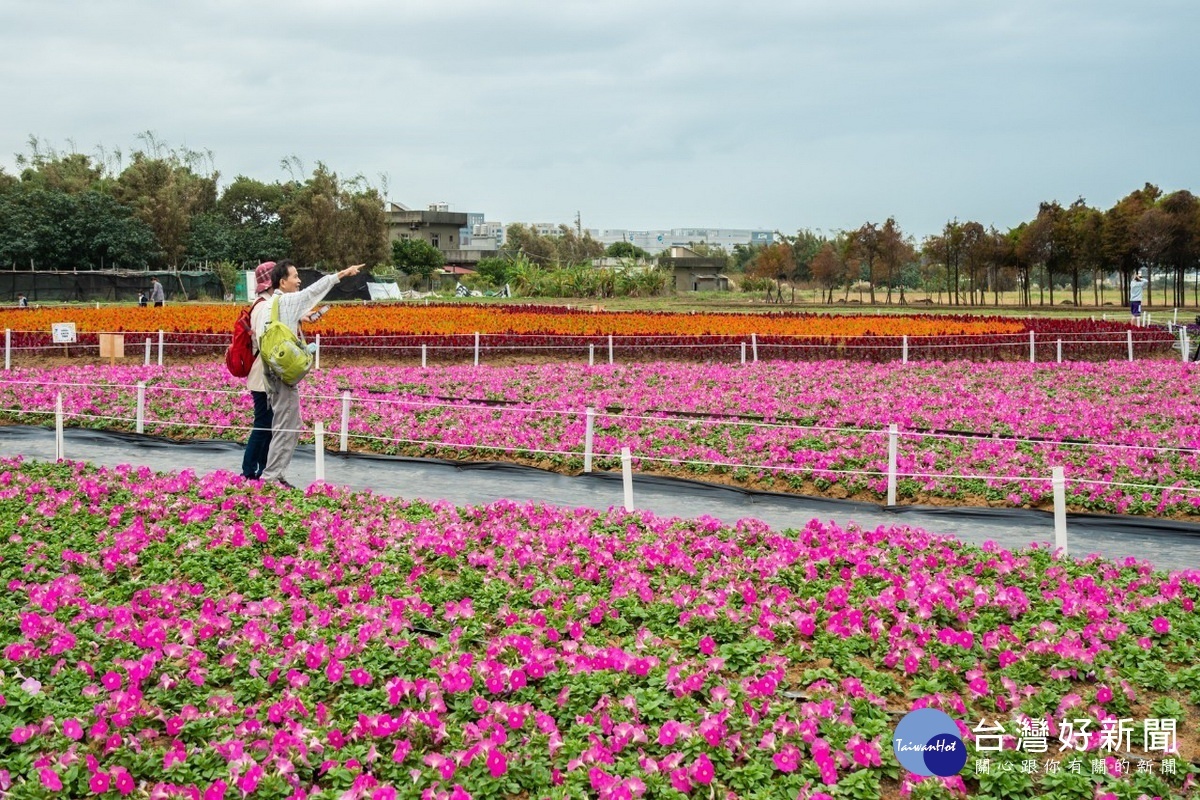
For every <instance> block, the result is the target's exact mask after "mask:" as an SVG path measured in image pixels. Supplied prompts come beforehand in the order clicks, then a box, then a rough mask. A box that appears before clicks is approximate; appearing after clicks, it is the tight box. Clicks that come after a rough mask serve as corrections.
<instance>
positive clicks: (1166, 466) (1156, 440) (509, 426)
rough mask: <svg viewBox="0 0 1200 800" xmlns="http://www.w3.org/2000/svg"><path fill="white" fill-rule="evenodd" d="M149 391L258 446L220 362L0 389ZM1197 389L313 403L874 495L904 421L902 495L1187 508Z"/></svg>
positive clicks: (539, 395)
mask: <svg viewBox="0 0 1200 800" xmlns="http://www.w3.org/2000/svg"><path fill="white" fill-rule="evenodd" d="M138 381H146V382H147V384H148V388H147V393H146V409H147V410H146V420H147V421H146V427H145V430H146V432H147V433H152V434H160V435H166V436H172V437H180V438H204V437H220V438H229V439H234V440H241V439H244V437H245V436H246V426H248V425H249V422H250V418H251V414H250V410H249V397H248V395H247V394H246V393H245V391H244V387H243V385H242V382H241V381H239V380H236V379H233V378H231V377H230V376H229V375H228V374H227V373H226V372H225V371H224V369H223V368H221V367H218V366H215V365H193V366H189V367H179V368H168V369H166V370H159V369H157V368H153V367H152V368H141V367H137V368H123V367H118V368H108V367H84V368H52V369H43V370H26V369H21V370H14V371H12V372H10V373H7V375H6V376H5V377H4V378H3V379H0V420H2V421H6V422H25V423H43V424H44V423H45V422H46V421H47V419H48V416H47V414H46V413H45V412H47V411H51V410H52V409H53V408H54V400H55V395H56V394H58V393H61V394H62V396H63V401H64V410H65V411H66V413H67V414H70V415H75V416H72V417H71V418H70V419H69V424H73V425H79V426H87V427H95V428H108V429H117V430H131V429H132V428H133V421H132V416H133V413H134V409H135V406H136V393H135V390H134V384H136V383H137V382H138ZM1195 381H1196V367H1194V366H1192V365H1183V364H1179V363H1176V362H1157V363H1155V364H1154V367H1153V369H1147V368H1146V365H1144V364H1138V363H1133V364H1130V363H1124V362H1108V363H1103V364H1085V363H1073V364H1047V365H1031V364H1023V363H1011V364H999V363H993V364H986V365H980V364H973V363H968V362H952V363H947V364H922V365H916V364H909V365H900V364H895V363H892V364H884V365H869V366H867V365H853V364H848V363H845V362H837V361H827V362H818V363H786V364H785V363H759V364H749V365H744V366H742V365H734V366H720V365H694V364H664V363H658V364H635V365H628V366H596V367H587V366H583V365H577V364H576V365H573V364H546V365H540V366H518V367H486V366H485V367H478V368H473V367H438V368H428V369H421V368H417V367H342V368H336V369H326V370H322V371H320V372H318V373H314V374H312V375H310V376H309V378H308V379H307V380H306V382H305V384H304V387H303V393H304V395H305V400H304V403H305V413H306V417H307V419H308V420H309V421H310V422H312V421H315V420H322V421H323V422H324V425H325V430H326V431H327V432H328V433H329V434H330V435H331V436H332V435H336V433H337V432H338V431H339V430H340V427H341V423H342V407H343V402H342V398H343V393H344V392H346V391H349V392H351V393H352V403H353V405H352V409H351V413H350V415H349V419H348V434H349V440H350V441H349V443H350V446H351V447H352V448H354V449H365V450H371V451H374V452H381V453H389V454H401V455H417V456H439V457H448V458H457V459H463V460H497V459H499V460H503V459H509V460H516V461H522V462H526V463H529V462H532V463H537V464H539V465H541V466H544V467H547V468H551V469H557V470H561V471H565V472H576V471H579V470H581V469H582V468H583V465H584V441H585V438H586V417H585V415H584V410H585V409H586V408H587V407H589V406H590V407H592V408H594V409H596V412H597V413H596V418H595V428H594V443H593V446H594V451H595V454H596V460H595V466H596V468H598V469H618V468H619V460H618V457H619V454H620V450H621V448H622V447H629V448H630V450H631V452H632V454H633V456H634V459H635V461H634V464H635V468H636V469H640V470H643V471H657V472H669V473H673V474H679V475H685V476H688V477H696V478H701V479H713V480H729V481H734V482H739V483H742V484H744V485H750V486H755V487H759V488H768V489H774V490H781V491H792V492H797V493H824V494H834V495H837V496H849V495H858V496H862V497H864V498H874V499H877V500H881V499H883V497H884V495H885V492H886V478H885V474H886V470H887V445H888V442H887V437H886V435H885V434H886V430H887V426H888V425H889V423H895V424H897V425H898V426H899V427H900V429H901V432H902V436H901V439H900V442H899V458H898V465H897V466H898V472H899V474H900V476H901V477H900V480H899V484H898V492H899V498H900V501H901V502H914V501H927V500H929V499H930V498H940V499H942V501H944V500H951V501H954V502H958V503H963V504H992V505H1001V506H1004V505H1007V506H1026V505H1038V504H1043V503H1046V502H1048V500H1049V498H1050V484H1049V480H1048V478H1049V475H1050V472H1051V469H1052V467H1055V466H1062V467H1064V469H1065V470H1066V474H1067V478H1068V481H1069V483H1068V503H1069V505H1070V506H1072V507H1073V508H1076V509H1088V510H1100V511H1113V512H1118V513H1129V514H1150V515H1177V516H1189V517H1190V516H1195V515H1197V514H1200V491H1198V490H1200V408H1198V407H1197V404H1196V403H1195V395H1194V390H1193V387H1194V385H1195ZM1117 397H1120V398H1122V400H1121V402H1120V404H1119V405H1116V404H1114V398H1117ZM35 410H36V411H37V412H39V413H36V414H31V413H27V412H30V411H35ZM327 444H330V445H332V443H330V442H328V440H327Z"/></svg>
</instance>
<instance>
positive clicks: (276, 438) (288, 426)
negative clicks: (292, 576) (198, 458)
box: [254, 261, 363, 489]
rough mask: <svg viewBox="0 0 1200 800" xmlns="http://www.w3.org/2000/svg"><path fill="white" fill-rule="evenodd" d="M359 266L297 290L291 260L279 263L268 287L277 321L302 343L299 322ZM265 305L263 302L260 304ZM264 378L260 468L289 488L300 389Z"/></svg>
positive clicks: (263, 319) (259, 326)
mask: <svg viewBox="0 0 1200 800" xmlns="http://www.w3.org/2000/svg"><path fill="white" fill-rule="evenodd" d="M362 267H363V265H362V264H355V265H354V266H352V267H346V268H345V269H344V270H342V271H341V272H338V273H335V274H333V275H326V276H325V277H323V278H321V279H320V280H319V281H317V282H316V283H314V284H313V285H312V286H309V287H308V288H307V289H303V290H302V289H301V288H300V275H299V274H297V272H296V266H295V264H293V263H292V262H291V261H280V262H279V263H278V264H276V265H275V267H274V268H273V269H272V270H271V286H272V287H273V288H274V289H275V295H274V297H273V299H272V301H271V302H273V303H274V302H277V303H278V304H279V321H280V322H282V323H283V324H284V325H287V326H288V327H290V328H291V329H292V331H293V332H294V333H295V334H296V336H298V337H300V339H301V341H303V334H302V333H301V331H300V320H302V319H303V318H304V317H305V316H307V315H308V313H309V310H310V309H311V308H312V307H313V305H315V304H316V303H318V302H320V300H321V298H323V297H324V296H325V295H327V294H328V293H329V290H330V289H332V288H333V287H334V286H335V285H336V284H337V282H338V281H340V280H341V279H342V278H348V277H350V276H352V275H357V274H358V271H359V270H360V269H362ZM263 305H264V306H265V305H267V304H266V303H264V304H263ZM270 319H271V314H270V312H269V311H268V312H267V313H264V314H261V315H260V316H259V319H258V320H257V321H256V322H255V326H254V336H255V337H256V339H257V340H261V338H262V335H263V333H264V332H265V331H266V328H267V323H268V322H269V321H270ZM263 372H264V373H265V377H266V379H267V398H268V399H269V400H270V401H271V413H272V415H273V417H274V419H273V420H272V422H271V449H270V451H269V452H268V454H267V465H266V467H264V468H263V472H262V479H263V480H264V481H277V482H279V483H281V484H283V485H284V486H286V487H288V488H289V489H290V488H292V485H291V484H290V483H288V482H287V480H286V479H285V478H284V474H285V473H286V472H287V468H288V465H289V464H291V463H292V456H293V455H294V454H295V452H296V444H297V443H298V442H299V441H300V428H301V426H302V425H303V424H304V420H303V419H302V418H301V416H300V388H299V386H298V385H297V386H288V385H287V384H286V383H284V382H283V381H282V380H280V379H279V376H277V375H275V374H274V373H273V372H271V370H269V369H268V370H263Z"/></svg>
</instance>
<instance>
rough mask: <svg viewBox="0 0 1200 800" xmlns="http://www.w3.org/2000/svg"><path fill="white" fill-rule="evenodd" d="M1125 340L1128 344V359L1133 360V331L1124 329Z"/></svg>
mask: <svg viewBox="0 0 1200 800" xmlns="http://www.w3.org/2000/svg"><path fill="white" fill-rule="evenodd" d="M1125 341H1126V342H1127V343H1128V344H1129V360H1130V361H1133V331H1132V330H1128V331H1125Z"/></svg>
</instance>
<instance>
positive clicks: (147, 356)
mask: <svg viewBox="0 0 1200 800" xmlns="http://www.w3.org/2000/svg"><path fill="white" fill-rule="evenodd" d="M146 366H147V367H148V366H150V337H149V336H147V337H146Z"/></svg>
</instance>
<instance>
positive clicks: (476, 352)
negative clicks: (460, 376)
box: [475, 331, 479, 367]
mask: <svg viewBox="0 0 1200 800" xmlns="http://www.w3.org/2000/svg"><path fill="white" fill-rule="evenodd" d="M475 366H477V367H478V366H479V331H475Z"/></svg>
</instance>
